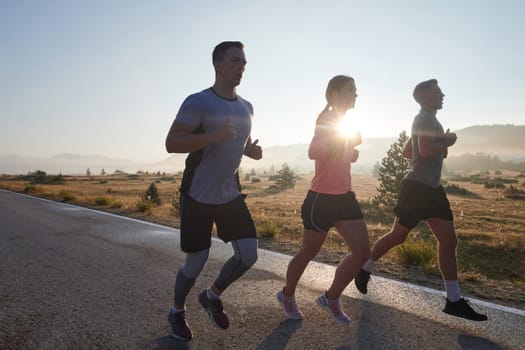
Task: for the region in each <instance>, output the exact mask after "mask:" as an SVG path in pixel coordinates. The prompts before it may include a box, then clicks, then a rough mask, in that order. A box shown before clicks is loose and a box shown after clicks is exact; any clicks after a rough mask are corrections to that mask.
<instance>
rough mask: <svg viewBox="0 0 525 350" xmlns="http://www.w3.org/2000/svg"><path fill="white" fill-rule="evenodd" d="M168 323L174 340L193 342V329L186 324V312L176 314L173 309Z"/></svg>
mask: <svg viewBox="0 0 525 350" xmlns="http://www.w3.org/2000/svg"><path fill="white" fill-rule="evenodd" d="M168 323H169V325H170V334H171V336H172V337H173V338H177V339H180V340H184V341H190V340H191V338H192V334H191V329H190V327H189V326H188V324H187V323H186V319H185V315H184V311H181V312H175V310H173V308H171V309H170V312H169V314H168Z"/></svg>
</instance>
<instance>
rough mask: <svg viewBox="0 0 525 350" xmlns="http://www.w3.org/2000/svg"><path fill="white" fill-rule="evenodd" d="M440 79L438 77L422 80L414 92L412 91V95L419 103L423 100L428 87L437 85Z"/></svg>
mask: <svg viewBox="0 0 525 350" xmlns="http://www.w3.org/2000/svg"><path fill="white" fill-rule="evenodd" d="M437 83H438V81H437V80H436V79H429V80H425V81H422V82H421V83H419V84H417V85H416V87H415V88H414V92H413V93H412V96H413V97H414V99H415V100H416V101H417V102H418V103H419V101H420V100H421V97H422V95H423V94H424V93H425V92H426V90H427V89H428V88H431V87H432V86H435V85H437Z"/></svg>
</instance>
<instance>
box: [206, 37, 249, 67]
mask: <svg viewBox="0 0 525 350" xmlns="http://www.w3.org/2000/svg"><path fill="white" fill-rule="evenodd" d="M232 47H236V48H238V49H241V50H244V45H243V44H242V43H241V42H240V41H223V42H222V43H220V44H219V45H217V46H215V48H214V49H213V54H212V59H213V60H212V61H213V63H216V62H222V60H223V59H224V54H225V53H226V51H228V49H230V48H232Z"/></svg>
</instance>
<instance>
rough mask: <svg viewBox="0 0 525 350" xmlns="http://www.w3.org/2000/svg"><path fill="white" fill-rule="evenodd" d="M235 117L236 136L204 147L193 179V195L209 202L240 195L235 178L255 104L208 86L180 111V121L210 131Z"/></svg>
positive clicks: (233, 122) (220, 202) (228, 199)
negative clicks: (232, 97)
mask: <svg viewBox="0 0 525 350" xmlns="http://www.w3.org/2000/svg"><path fill="white" fill-rule="evenodd" d="M229 117H231V118H232V124H233V127H234V128H235V132H236V137H235V138H234V139H232V140H228V141H222V142H217V143H212V144H209V145H207V146H206V147H205V148H204V152H203V154H202V158H201V161H200V163H199V165H198V166H197V168H196V169H195V173H194V175H193V179H192V181H191V186H190V189H189V193H188V194H189V196H190V197H191V198H193V199H195V200H196V201H198V202H201V203H206V204H224V203H227V202H230V201H232V200H233V199H235V198H236V197H238V196H239V195H240V192H239V188H238V187H237V182H236V178H235V173H236V172H237V170H238V168H239V165H240V163H241V158H242V156H243V152H244V147H245V145H246V140H247V139H248V136H249V135H250V132H251V125H252V117H253V107H252V105H251V103H250V102H248V101H246V100H245V99H243V98H242V97H240V96H237V98H235V99H233V100H228V99H225V98H223V97H220V96H219V95H217V94H216V93H215V92H214V91H213V89H211V88H208V89H206V90H203V91H201V92H198V93H196V94H193V95H190V96H188V97H187V98H186V100H185V101H184V102H183V104H182V106H181V107H180V109H179V112H178V113H177V116H176V118H175V120H176V121H177V122H180V123H183V124H187V125H191V126H194V127H196V128H197V127H201V128H202V129H203V130H204V132H209V131H213V130H216V129H218V128H219V127H221V126H222V125H223V124H224V123H225V122H226V121H227V119H228V118H229Z"/></svg>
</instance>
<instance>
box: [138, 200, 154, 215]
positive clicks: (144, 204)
mask: <svg viewBox="0 0 525 350" xmlns="http://www.w3.org/2000/svg"><path fill="white" fill-rule="evenodd" d="M136 205H137V209H138V211H140V212H141V213H144V214H146V215H151V212H152V208H153V203H152V202H151V201H149V200H146V199H139V200H138V201H137V203H136Z"/></svg>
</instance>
